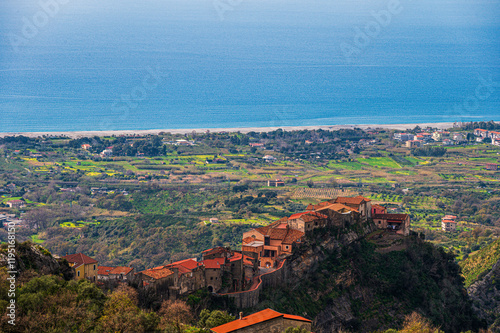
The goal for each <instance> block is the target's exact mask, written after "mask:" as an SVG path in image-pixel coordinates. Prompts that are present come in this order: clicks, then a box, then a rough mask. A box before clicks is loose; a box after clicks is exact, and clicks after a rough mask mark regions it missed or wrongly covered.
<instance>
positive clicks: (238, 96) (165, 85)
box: [0, 0, 500, 132]
mask: <svg viewBox="0 0 500 333" xmlns="http://www.w3.org/2000/svg"><path fill="white" fill-rule="evenodd" d="M499 18H500V0H418V1H417V0H400V1H398V0H370V1H368V0H338V1H335V0H330V1H325V0H287V1H283V0H176V1H172V0H141V1H130V0H36V1H35V0H1V1H0V132H28V131H80V130H133V129H163V128H171V129H177V128H224V127H254V126H295V125H337V124H391V123H392V124H394V123H422V122H454V121H471V120H474V121H478V120H497V121H498V120H500V69H499V65H500V19H499Z"/></svg>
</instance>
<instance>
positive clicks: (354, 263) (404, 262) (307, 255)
mask: <svg viewBox="0 0 500 333" xmlns="http://www.w3.org/2000/svg"><path fill="white" fill-rule="evenodd" d="M368 235H369V237H366V236H368ZM392 236H393V234H392V233H390V232H386V231H383V230H378V231H377V229H376V226H375V225H373V224H372V223H370V222H366V223H363V224H356V225H352V226H349V227H348V228H331V229H323V230H315V232H314V233H313V234H311V235H309V236H308V238H307V239H306V241H305V242H304V244H302V246H301V247H299V248H298V249H296V250H295V251H294V253H293V254H292V255H291V256H290V257H289V258H288V266H287V270H288V273H287V283H286V285H283V286H282V287H280V288H268V289H267V290H263V292H262V294H261V298H260V303H259V305H258V307H257V309H256V310H259V309H261V308H266V307H270V308H273V309H276V310H277V311H281V312H286V313H295V314H298V315H302V316H305V317H308V318H310V319H312V320H313V323H314V331H315V332H319V333H327V332H328V333H330V332H337V331H352V332H373V331H380V330H382V331H384V330H387V329H389V328H399V327H401V326H402V324H403V322H404V319H405V317H406V316H408V315H410V314H411V313H413V312H417V313H420V314H422V315H423V316H424V317H425V318H428V319H429V320H430V321H431V322H432V324H434V325H435V326H437V327H441V329H442V330H444V331H445V332H447V333H448V332H453V333H454V332H461V331H467V330H469V329H470V330H476V331H477V330H478V329H479V328H484V327H485V325H484V323H483V322H481V321H480V320H479V319H478V318H477V317H476V316H475V314H474V312H473V309H472V305H471V301H470V299H469V298H468V296H467V292H466V290H465V289H464V287H463V280H462V278H461V276H460V268H459V267H458V265H457V264H456V262H455V258H454V256H453V255H451V254H448V253H446V252H444V251H443V250H442V249H440V248H437V247H435V246H433V245H432V244H430V243H426V242H424V241H423V240H422V239H420V238H419V237H417V235H411V236H408V237H398V238H397V239H393V238H391V237H392ZM373 237H376V238H377V240H378V241H379V242H378V243H377V242H376V241H374V240H373ZM379 238H382V239H379ZM390 241H392V242H397V245H398V246H397V247H396V246H392V245H393V244H392V243H391V244H389V245H391V246H387V244H386V243H387V242H390ZM379 243H380V244H379ZM380 247H383V249H385V251H380V249H381V248H380Z"/></svg>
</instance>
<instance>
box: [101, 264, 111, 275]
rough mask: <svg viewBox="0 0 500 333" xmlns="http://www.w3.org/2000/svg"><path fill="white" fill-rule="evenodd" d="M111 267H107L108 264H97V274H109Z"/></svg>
mask: <svg viewBox="0 0 500 333" xmlns="http://www.w3.org/2000/svg"><path fill="white" fill-rule="evenodd" d="M113 268H114V267H109V266H97V274H98V275H109V272H110V271H111V270H112V269H113Z"/></svg>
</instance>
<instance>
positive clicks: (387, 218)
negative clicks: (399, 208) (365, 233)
mask: <svg viewBox="0 0 500 333" xmlns="http://www.w3.org/2000/svg"><path fill="white" fill-rule="evenodd" d="M373 222H374V223H375V225H376V226H377V227H378V228H379V229H385V230H390V231H394V232H396V233H397V234H400V235H404V236H408V235H409V234H410V215H408V214H376V215H374V216H373Z"/></svg>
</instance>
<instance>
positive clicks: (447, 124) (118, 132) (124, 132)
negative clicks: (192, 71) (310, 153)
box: [0, 122, 454, 139]
mask: <svg viewBox="0 0 500 333" xmlns="http://www.w3.org/2000/svg"><path fill="white" fill-rule="evenodd" d="M453 124H454V123H453V122H443V123H417V124H364V125H320V126H277V127H241V128H238V127H232V128H186V129H151V130H111V131H60V132H3V133H0V138H3V137H7V136H21V135H22V136H26V137H30V138H36V137H42V136H44V135H48V136H67V137H69V138H72V139H75V138H83V137H93V136H113V135H114V136H122V135H123V136H133V135H148V134H153V135H155V134H159V133H161V132H164V133H171V134H188V133H193V132H196V133H205V132H206V131H210V132H213V133H218V132H241V133H248V132H272V131H275V130H277V129H279V128H281V129H283V130H284V131H298V130H319V129H322V130H339V129H352V128H361V129H365V130H366V129H373V130H376V129H389V130H401V131H404V130H406V129H412V128H415V126H420V127H421V128H422V129H424V128H427V127H431V128H437V129H447V128H452V127H453Z"/></svg>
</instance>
